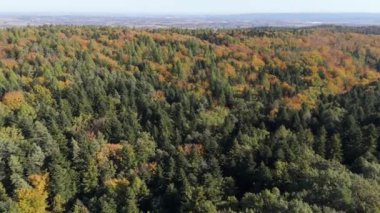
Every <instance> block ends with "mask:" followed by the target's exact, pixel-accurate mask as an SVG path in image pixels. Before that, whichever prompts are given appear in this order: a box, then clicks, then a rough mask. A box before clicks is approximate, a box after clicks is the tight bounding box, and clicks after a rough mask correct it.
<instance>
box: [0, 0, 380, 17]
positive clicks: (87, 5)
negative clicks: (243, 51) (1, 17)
mask: <svg viewBox="0 0 380 213" xmlns="http://www.w3.org/2000/svg"><path fill="white" fill-rule="evenodd" d="M7 12H8V13H51V14H58V13H60V14H70V13H73V14H74V13H75V14H76V13H94V14H124V15H135V14H186V15H188V14H204V15H206V14H243V13H309V12H313V13H334V12H335V13H336V12H346V13H347V12H362V13H380V0H0V13H7Z"/></svg>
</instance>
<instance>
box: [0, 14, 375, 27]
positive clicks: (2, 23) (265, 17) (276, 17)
mask: <svg viewBox="0 0 380 213" xmlns="http://www.w3.org/2000/svg"><path fill="white" fill-rule="evenodd" d="M27 25H33V26H39V25H96V26H99V25H101V26H125V27H136V28H172V27H175V28H250V27H260V26H261V27H262V26H274V27H305V26H316V25H345V26H377V25H380V14H370V13H341V14H339V13H303V14H302V13H293V14H291V13H274V14H271V13H263V14H241V15H193V16H191V15H120V14H117V15H110V14H107V15H94V14H90V15H85V14H71V15H52V14H0V27H1V28H4V27H12V26H27Z"/></svg>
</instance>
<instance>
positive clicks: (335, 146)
mask: <svg viewBox="0 0 380 213" xmlns="http://www.w3.org/2000/svg"><path fill="white" fill-rule="evenodd" d="M327 158H328V159H332V160H336V161H339V162H341V161H342V158H343V153H342V141H341V139H340V135H339V133H337V134H334V135H333V136H332V138H331V142H330V143H329V148H328V153H327Z"/></svg>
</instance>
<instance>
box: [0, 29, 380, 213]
mask: <svg viewBox="0 0 380 213" xmlns="http://www.w3.org/2000/svg"><path fill="white" fill-rule="evenodd" d="M379 31H380V30H379V29H378V28H345V27H331V26H326V27H318V28H300V29H271V28H258V29H244V30H243V29H242V30H237V29H236V30H207V29H204V30H201V29H198V30H185V29H167V30H166V29H160V30H142V29H141V30H137V29H126V28H117V27H115V28H111V27H85V26H82V27H75V26H42V27H25V28H10V29H2V30H0V212H21V213H23V212H25V213H27V212H38V213H40V212H41V213H43V212H57V213H58V212H75V213H77V212H78V213H79V212H81V213H84V212H104V213H112V212H379V211H380V185H379V184H380V164H379V159H380V140H379V136H380V132H379V130H380V128H379V127H380V82H379V78H380V35H379V33H378V32H379Z"/></svg>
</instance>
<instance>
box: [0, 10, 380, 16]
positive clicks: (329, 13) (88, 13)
mask: <svg viewBox="0 0 380 213" xmlns="http://www.w3.org/2000/svg"><path fill="white" fill-rule="evenodd" d="M2 15H36V16H81V15H83V16H239V15H380V11H379V12H314V11H313V12H308V11H305V12H252V13H143V12H125V13H124V12H47V11H40V12H26V11H24V12H15V11H14V12H5V11H0V16H2Z"/></svg>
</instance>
